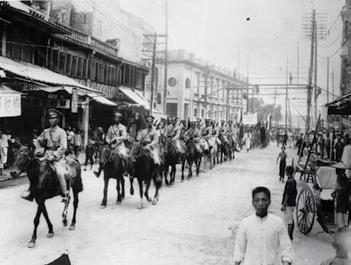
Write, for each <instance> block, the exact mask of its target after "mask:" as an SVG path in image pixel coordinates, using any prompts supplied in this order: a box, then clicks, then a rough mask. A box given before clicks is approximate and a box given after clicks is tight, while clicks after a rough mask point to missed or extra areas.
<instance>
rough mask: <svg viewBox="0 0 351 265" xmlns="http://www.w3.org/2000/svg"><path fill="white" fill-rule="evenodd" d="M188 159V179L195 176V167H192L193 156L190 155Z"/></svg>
mask: <svg viewBox="0 0 351 265" xmlns="http://www.w3.org/2000/svg"><path fill="white" fill-rule="evenodd" d="M187 161H188V164H189V174H188V179H190V178H191V177H192V176H193V169H192V167H193V158H192V157H189V158H188V159H187Z"/></svg>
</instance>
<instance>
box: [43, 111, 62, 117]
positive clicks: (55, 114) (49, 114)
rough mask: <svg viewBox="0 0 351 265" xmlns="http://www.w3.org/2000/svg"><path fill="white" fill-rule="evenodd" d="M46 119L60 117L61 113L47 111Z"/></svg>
mask: <svg viewBox="0 0 351 265" xmlns="http://www.w3.org/2000/svg"><path fill="white" fill-rule="evenodd" d="M47 116H48V118H59V117H62V116H63V114H62V112H60V111H58V110H57V109H49V110H48V111H47Z"/></svg>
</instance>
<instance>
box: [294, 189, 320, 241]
mask: <svg viewBox="0 0 351 265" xmlns="http://www.w3.org/2000/svg"><path fill="white" fill-rule="evenodd" d="M315 215H316V202H315V199H314V196H313V193H312V191H311V189H308V188H304V189H303V190H302V191H301V192H300V194H299V196H298V197H297V205H296V221H297V226H298V227H299V230H300V232H301V233H303V234H305V235H307V234H308V233H309V232H310V231H311V229H312V226H313V223H314V218H315Z"/></svg>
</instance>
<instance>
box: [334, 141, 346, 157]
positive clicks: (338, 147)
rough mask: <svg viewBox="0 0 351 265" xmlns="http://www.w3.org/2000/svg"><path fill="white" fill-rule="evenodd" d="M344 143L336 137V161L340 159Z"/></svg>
mask: <svg viewBox="0 0 351 265" xmlns="http://www.w3.org/2000/svg"><path fill="white" fill-rule="evenodd" d="M344 147H345V144H344V143H343V142H341V137H340V136H339V137H338V141H337V142H336V144H335V160H336V162H340V161H341V157H342V152H343V151H344Z"/></svg>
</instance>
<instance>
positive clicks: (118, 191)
mask: <svg viewBox="0 0 351 265" xmlns="http://www.w3.org/2000/svg"><path fill="white" fill-rule="evenodd" d="M122 178H123V176H122ZM121 182H122V181H121V179H120V177H117V179H116V190H117V200H116V203H117V204H121V202H122V196H121V184H122V183H121Z"/></svg>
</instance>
